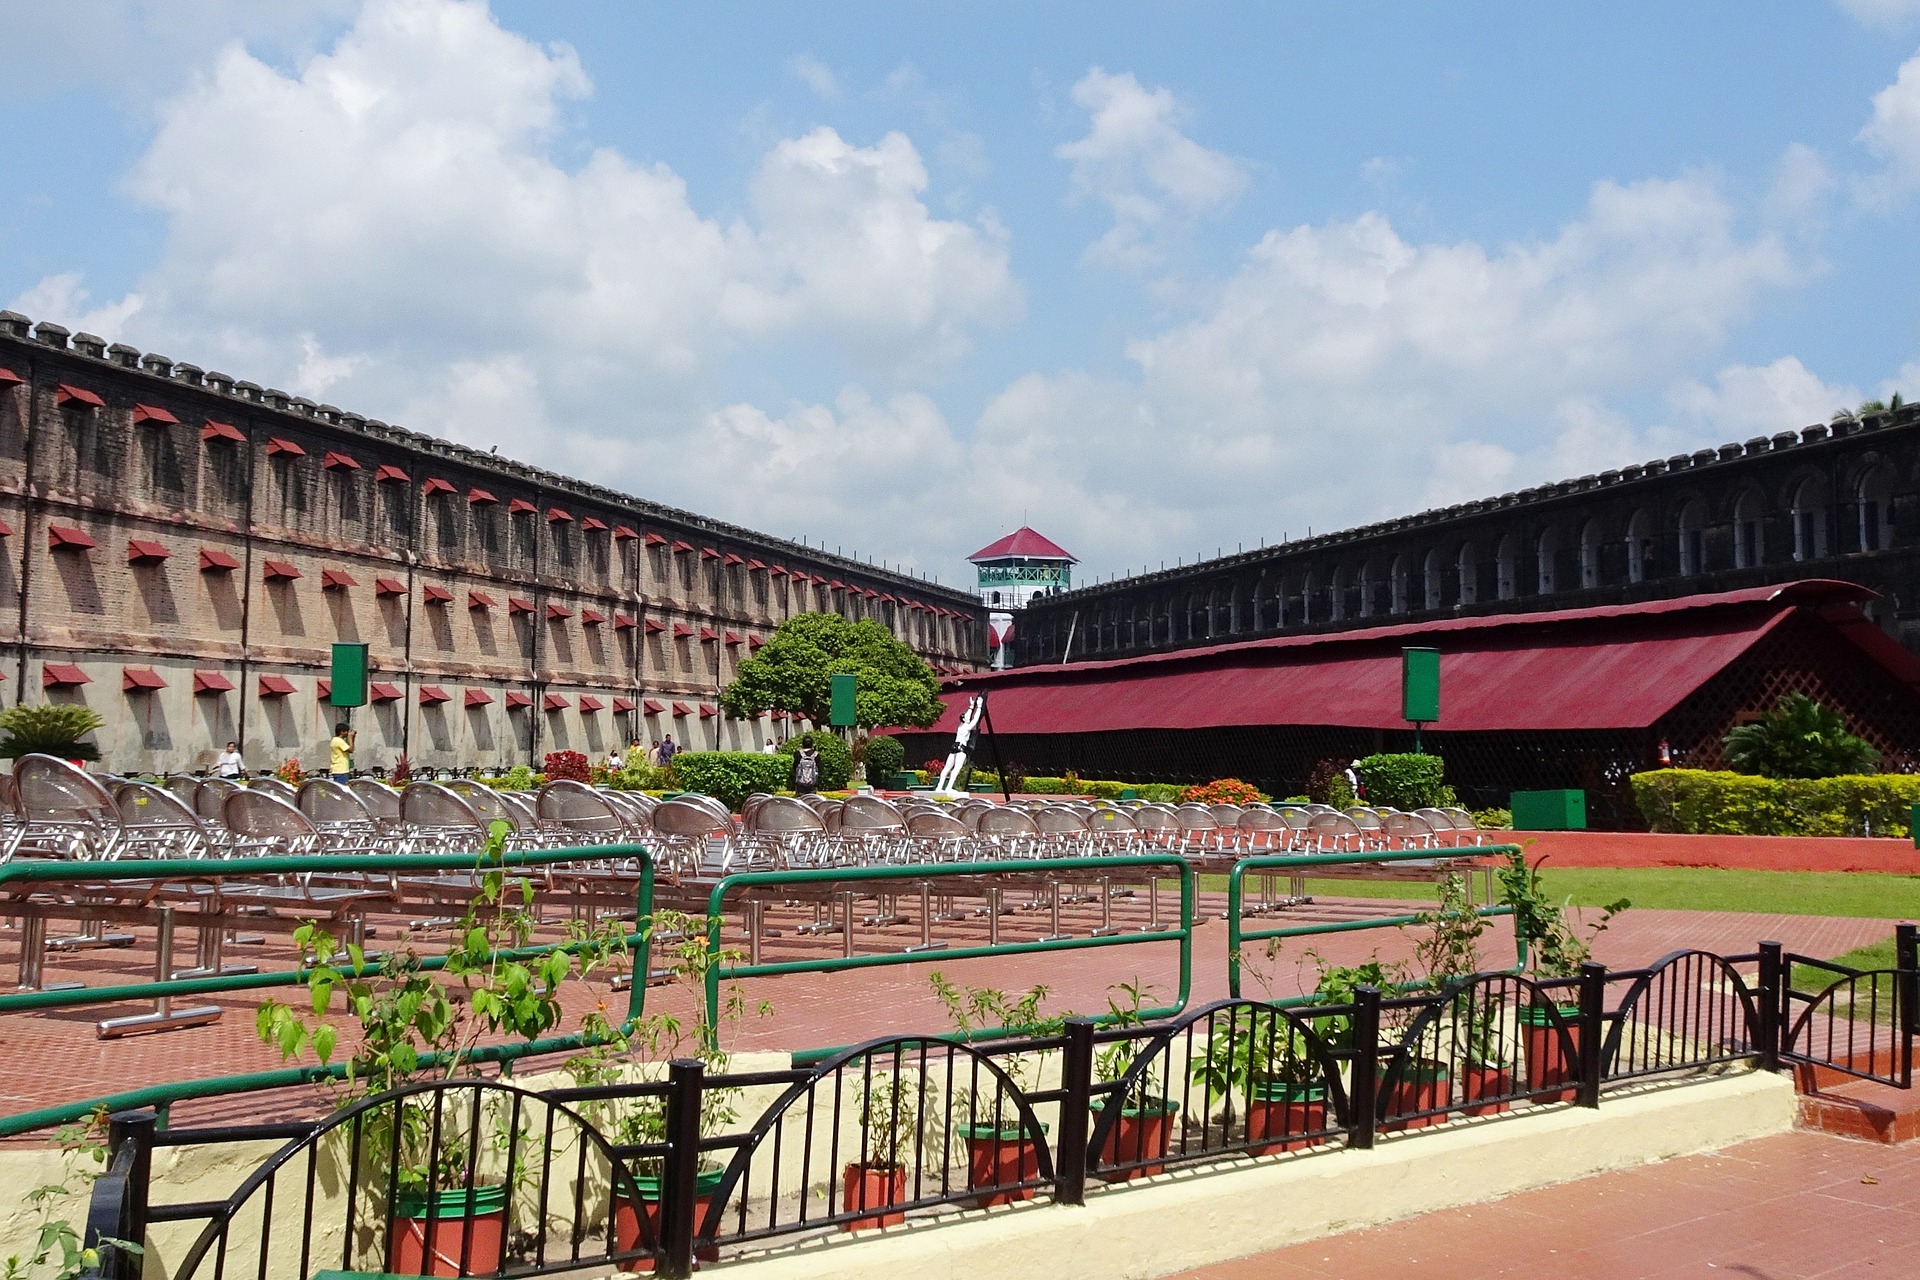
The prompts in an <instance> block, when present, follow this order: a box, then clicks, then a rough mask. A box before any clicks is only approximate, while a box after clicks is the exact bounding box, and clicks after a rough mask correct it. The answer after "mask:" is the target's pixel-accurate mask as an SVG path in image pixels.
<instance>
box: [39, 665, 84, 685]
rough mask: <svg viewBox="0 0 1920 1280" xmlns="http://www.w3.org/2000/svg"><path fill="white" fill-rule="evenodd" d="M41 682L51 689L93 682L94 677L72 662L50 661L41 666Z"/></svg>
mask: <svg viewBox="0 0 1920 1280" xmlns="http://www.w3.org/2000/svg"><path fill="white" fill-rule="evenodd" d="M40 682H41V684H43V685H44V686H45V687H47V688H49V689H58V688H61V687H63V686H66V685H75V684H92V683H93V677H92V676H90V675H88V674H87V673H86V672H84V671H82V670H81V669H80V668H78V667H76V666H74V665H73V664H72V663H70V662H49V663H47V664H46V665H45V666H44V667H42V668H40Z"/></svg>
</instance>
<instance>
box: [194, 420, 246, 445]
mask: <svg viewBox="0 0 1920 1280" xmlns="http://www.w3.org/2000/svg"><path fill="white" fill-rule="evenodd" d="M200 438H201V439H202V440H213V441H220V440H224V441H226V442H227V443H228V444H245V443H246V442H247V435H246V432H244V431H242V430H240V428H238V427H236V426H234V425H233V424H232V423H231V422H215V421H214V420H213V419H212V418H208V419H207V422H206V425H205V426H203V427H201V428H200Z"/></svg>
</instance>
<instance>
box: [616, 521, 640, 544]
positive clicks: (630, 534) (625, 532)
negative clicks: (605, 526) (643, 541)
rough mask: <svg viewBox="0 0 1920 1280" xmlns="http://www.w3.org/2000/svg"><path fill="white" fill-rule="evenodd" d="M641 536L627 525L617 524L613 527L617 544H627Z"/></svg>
mask: <svg viewBox="0 0 1920 1280" xmlns="http://www.w3.org/2000/svg"><path fill="white" fill-rule="evenodd" d="M639 536H640V534H639V533H638V532H637V531H636V530H634V529H633V528H631V527H629V526H627V525H624V524H617V525H615V526H613V540H614V541H615V542H626V541H629V540H631V539H633V538H637V537H639Z"/></svg>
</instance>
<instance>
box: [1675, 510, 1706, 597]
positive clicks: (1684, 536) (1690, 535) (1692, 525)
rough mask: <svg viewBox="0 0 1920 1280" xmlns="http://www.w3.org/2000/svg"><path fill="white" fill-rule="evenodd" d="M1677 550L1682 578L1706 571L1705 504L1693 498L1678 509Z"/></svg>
mask: <svg viewBox="0 0 1920 1280" xmlns="http://www.w3.org/2000/svg"><path fill="white" fill-rule="evenodd" d="M1679 525H1680V527H1679V541H1680V545H1679V547H1678V548H1677V550H1678V551H1679V556H1678V557H1677V559H1678V560H1679V562H1680V574H1681V576H1682V577H1687V578H1691V577H1693V576H1694V575H1696V574H1701V573H1705V572H1706V571H1707V504H1706V503H1704V502H1702V501H1700V499H1698V498H1694V499H1692V500H1691V501H1689V502H1688V503H1687V504H1686V505H1685V506H1684V507H1681V508H1680V521H1679Z"/></svg>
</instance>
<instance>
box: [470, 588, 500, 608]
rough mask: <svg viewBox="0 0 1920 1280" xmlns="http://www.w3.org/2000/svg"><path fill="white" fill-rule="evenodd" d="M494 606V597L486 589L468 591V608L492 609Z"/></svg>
mask: <svg viewBox="0 0 1920 1280" xmlns="http://www.w3.org/2000/svg"><path fill="white" fill-rule="evenodd" d="M493 607H494V599H493V597H492V596H490V595H488V594H487V593H486V592H484V591H469V592H467V608H469V609H491V608H493Z"/></svg>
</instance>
